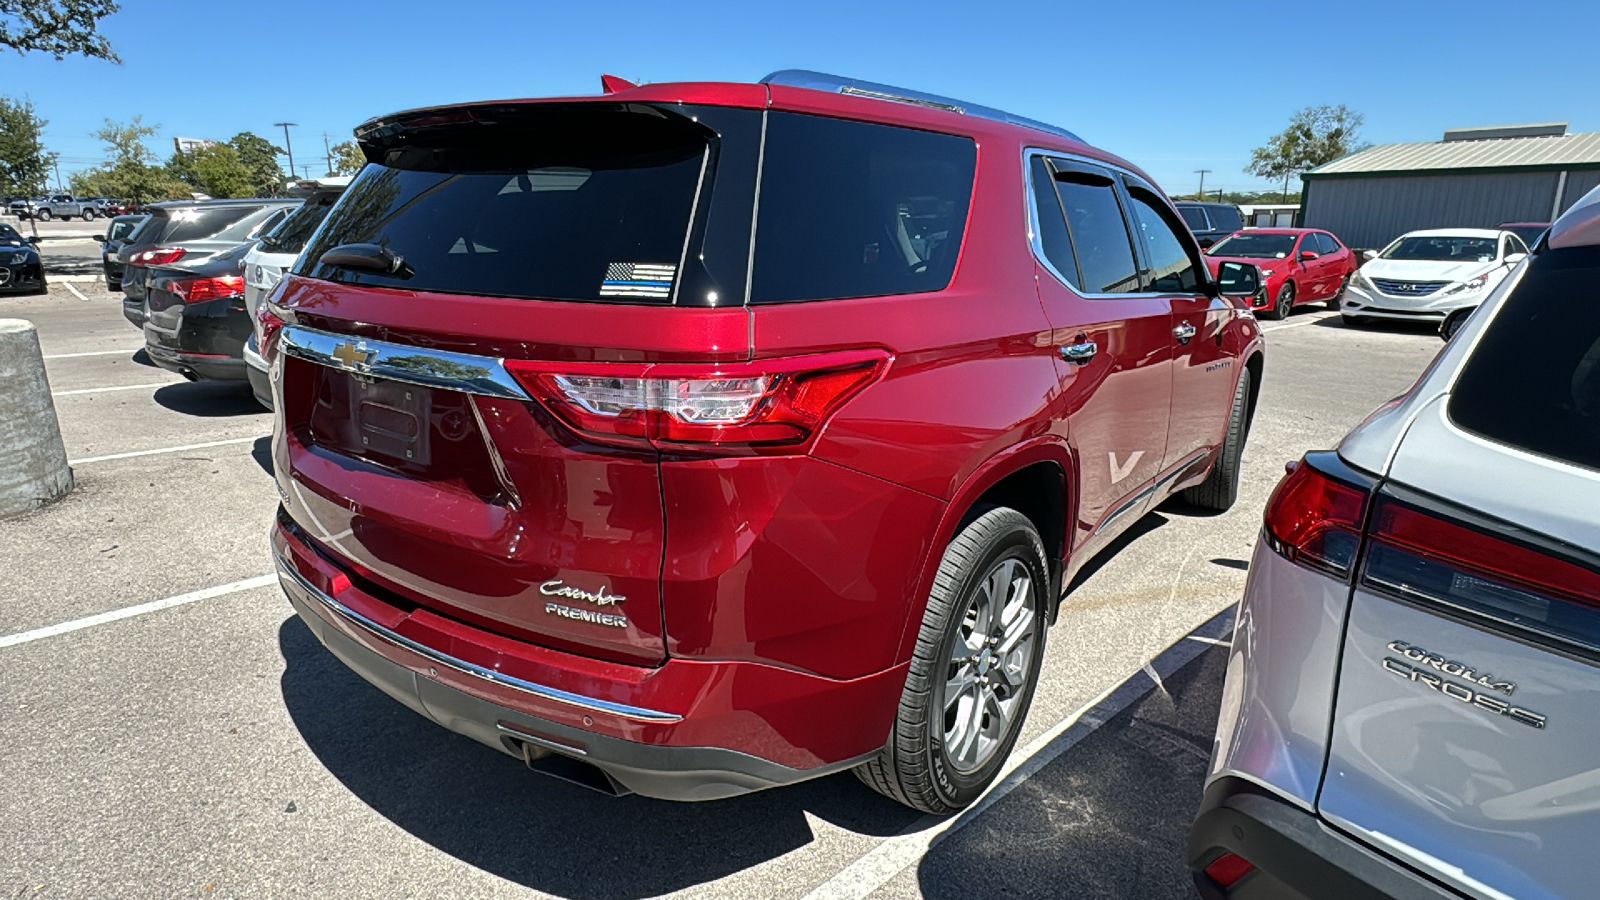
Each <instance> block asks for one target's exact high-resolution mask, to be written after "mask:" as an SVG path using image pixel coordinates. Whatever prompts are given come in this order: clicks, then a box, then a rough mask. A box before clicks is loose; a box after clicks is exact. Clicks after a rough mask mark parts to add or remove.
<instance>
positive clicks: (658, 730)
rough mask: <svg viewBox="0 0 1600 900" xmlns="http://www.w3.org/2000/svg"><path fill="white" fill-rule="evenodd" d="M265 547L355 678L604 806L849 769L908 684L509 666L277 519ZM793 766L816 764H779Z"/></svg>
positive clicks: (871, 749) (503, 650)
mask: <svg viewBox="0 0 1600 900" xmlns="http://www.w3.org/2000/svg"><path fill="white" fill-rule="evenodd" d="M272 543H273V547H274V556H275V558H276V561H277V566H278V580H279V582H280V584H281V585H282V586H283V590H284V592H285V593H286V594H287V595H288V597H289V600H290V602H291V603H292V604H293V605H294V607H295V611H296V612H298V613H299V615H300V618H301V619H302V620H304V621H305V623H306V625H307V626H308V627H309V628H310V629H311V631H312V633H313V634H315V635H316V636H317V639H318V640H320V641H321V642H322V643H323V645H324V646H326V647H327V648H328V649H329V650H331V651H332V652H333V654H334V655H335V656H337V657H339V659H340V660H341V661H343V662H344V663H345V664H346V665H348V666H349V667H350V668H351V669H353V670H354V671H355V672H356V673H357V674H359V675H360V676H361V677H363V678H365V679H366V680H367V681H369V682H371V683H372V684H373V685H375V686H376V687H378V688H379V689H380V690H382V691H383V692H384V693H386V694H388V695H389V696H391V697H393V698H394V699H396V700H399V701H400V702H401V703H403V704H405V705H406V706H408V707H410V708H411V709H412V710H414V711H416V712H418V713H420V714H421V715H423V716H426V717H427V718H429V719H432V720H433V721H434V722H436V723H438V724H440V725H442V726H444V727H445V728H448V729H450V730H451V731H454V732H456V733H458V734H462V735H465V736H467V737H470V738H472V739H473V740H476V741H478V742H479V743H482V744H485V745H487V746H490V747H493V748H495V749H497V750H500V751H502V752H504V753H507V754H510V755H513V756H517V757H519V758H523V759H525V760H527V762H528V765H529V766H530V767H531V768H534V769H536V770H540V771H544V772H546V773H548V774H552V775H556V776H557V777H562V778H565V779H566V780H569V781H574V782H578V783H580V784H584V785H585V786H588V787H595V788H599V789H601V790H606V791H609V792H612V793H637V794H641V795H644V796H647V797H655V798H658V799H663V800H712V799H717V798H721V797H729V796H734V795H737V794H743V793H748V792H750V791H757V790H762V789H765V788H769V787H776V786H780V785H786V784H792V783H795V782H799V781H805V780H808V779H811V778H817V777H821V776H824V775H829V774H833V773H835V772H839V771H843V770H844V769H848V768H851V767H852V766H855V765H858V764H859V763H861V762H863V761H865V760H867V759H869V758H871V757H872V756H874V755H876V753H877V752H878V750H879V749H880V748H881V746H882V744H883V742H884V741H885V740H886V739H887V736H888V730H889V726H890V723H891V720H892V717H893V714H894V709H895V704H896V703H897V702H898V698H899V693H900V689H901V687H902V686H903V684H904V681H905V675H906V668H905V667H904V666H899V667H896V668H893V669H890V670H887V671H885V672H881V673H877V674H875V675H872V676H868V677H866V678H860V679H855V680H852V681H834V680H831V679H826V678H821V677H819V676H815V675H808V674H805V673H799V672H794V671H791V670H786V669H778V668H776V667H772V666H766V665H762V664H758V663H748V662H698V661H690V660H679V659H669V660H668V661H667V662H665V663H664V664H663V665H661V666H660V667H658V668H655V669H640V668H637V667H633V666H626V665H620V664H616V663H609V662H605V661H600V660H592V659H588V658H586V657H581V656H577V655H574V654H568V653H562V652H558V651H553V650H548V649H546V648H540V647H532V646H531V645H522V646H523V647H524V648H526V649H527V650H528V651H529V656H528V657H527V658H534V659H536V660H537V664H535V665H533V666H526V665H524V666H521V667H520V668H517V663H520V662H525V661H526V659H527V658H523V659H514V658H513V656H514V654H513V652H512V650H511V648H510V645H513V644H516V643H517V642H514V641H510V640H508V639H505V638H502V637H499V636H497V635H492V634H489V633H486V632H482V631H479V630H478V629H476V628H472V627H470V626H466V625H464V624H462V623H457V622H454V621H453V620H448V619H443V618H441V617H437V616H429V614H428V613H427V612H426V610H411V611H409V612H408V611H406V610H404V609H402V608H399V607H396V606H393V605H390V604H389V603H387V602H385V601H384V600H383V599H381V598H379V597H377V596H375V595H374V594H372V593H368V592H367V591H365V590H363V589H362V588H360V587H358V586H357V585H356V584H354V583H352V581H351V578H350V577H349V575H348V574H346V573H345V572H344V571H342V569H341V568H340V567H339V566H337V565H335V564H334V563H333V562H332V561H331V560H329V559H328V558H327V557H326V556H325V555H324V552H323V551H320V550H319V549H317V548H316V547H315V546H314V545H313V544H312V543H311V542H310V541H309V540H308V539H307V538H305V537H304V536H303V535H302V534H300V533H299V530H298V528H297V527H295V526H293V525H292V523H285V522H284V521H283V520H282V519H281V517H280V521H279V523H278V524H277V525H275V526H274V528H273V535H272ZM408 620H409V621H408ZM402 631H404V632H406V633H402ZM430 635H432V636H430ZM443 648H448V650H447V649H443ZM483 651H488V656H492V657H495V660H494V661H491V660H490V659H489V658H488V657H486V656H483V655H481V654H482V652H483ZM458 654H459V655H458ZM467 655H474V656H477V657H478V659H477V661H474V660H469V659H466V658H464V657H465V656H467ZM511 668H517V672H518V674H516V675H513V674H511V673H510V672H508V671H506V669H511ZM650 682H653V684H647V687H646V688H641V684H646V683H650ZM666 698H671V699H668V700H666V702H662V700H663V699H666ZM647 702H649V703H654V704H655V705H653V706H647V705H644V704H645V703H647ZM839 710H848V711H854V712H855V713H856V715H855V716H840V715H839ZM852 719H854V720H853V721H852ZM841 735H846V737H843V738H841ZM719 736H720V738H719ZM713 740H715V741H716V743H721V744H724V745H723V746H716V745H715V744H714V743H713ZM762 749H766V750H768V751H769V752H770V753H771V755H773V756H779V757H781V758H783V759H784V760H785V761H784V762H778V761H774V760H772V759H768V758H765V756H763V755H761V754H760V753H759V752H758V751H760V750H762ZM841 753H842V754H843V755H842V757H841V755H840V754H841ZM800 759H807V760H808V761H810V762H812V763H814V764H813V765H790V764H787V763H789V762H792V761H798V760H800Z"/></svg>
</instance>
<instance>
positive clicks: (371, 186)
mask: <svg viewBox="0 0 1600 900" xmlns="http://www.w3.org/2000/svg"><path fill="white" fill-rule="evenodd" d="M541 106H542V108H539V109H536V110H532V111H530V112H527V113H523V115H524V116H525V117H526V118H525V120H513V119H511V118H509V117H508V118H507V119H505V120H503V121H502V124H499V125H493V126H490V125H471V124H467V125H460V126H458V127H454V128H448V129H443V130H439V131H432V132H430V131H427V130H426V129H423V128H421V127H419V130H418V132H417V133H416V134H415V135H414V136H413V135H407V136H406V137H407V140H406V141H404V142H396V143H395V145H394V148H393V149H387V150H386V152H385V155H383V156H382V157H381V158H382V163H381V164H380V163H378V162H373V163H371V164H369V165H368V166H367V167H366V168H364V169H363V170H362V171H361V174H360V175H359V176H357V177H356V179H355V181H354V182H352V183H351V184H350V186H349V188H347V189H346V190H345V193H344V196H343V197H341V198H340V200H339V202H338V204H337V205H336V206H334V208H333V210H332V211H331V212H329V213H328V215H327V217H326V219H325V220H324V222H323V224H322V227H321V228H320V229H319V230H318V231H317V232H316V234H315V236H314V237H313V239H312V240H311V242H310V244H309V246H307V248H306V251H305V253H304V254H303V255H302V257H301V260H300V264H299V267H298V269H297V274H301V275H307V276H310V277H312V278H320V279H323V280H327V281H337V282H343V283H346V284H370V285H382V286H387V287H396V288H404V289H407V290H418V291H436V292H440V293H453V294H474V295H482V296H500V297H518V298H529V299H547V300H611V301H622V302H632V303H662V304H666V303H670V302H671V301H672V291H673V288H674V287H675V285H676V283H677V274H678V273H677V270H678V267H679V266H680V265H681V264H682V262H683V258H684V253H685V247H686V243H687V239H688V230H689V222H690V219H691V216H692V213H693V212H694V207H695V197H696V192H697V190H698V188H699V186H700V181H701V176H702V172H703V171H704V169H705V166H706V162H707V158H708V156H709V153H708V150H709V146H710V144H709V141H708V131H707V129H705V128H704V127H703V126H701V125H698V124H696V123H694V122H693V121H692V120H690V119H689V118H688V117H686V116H682V115H669V114H665V113H663V112H661V111H659V110H656V109H654V108H649V107H628V108H626V109H621V110H619V108H618V106H616V105H612V104H574V105H573V106H572V107H565V108H563V107H561V106H558V105H548V106H543V105H541ZM577 107H587V108H586V109H585V108H577ZM511 115H515V113H512V114H511ZM379 139H380V140H381V139H382V136H379ZM746 231H747V233H748V228H747V229H746ZM343 244H377V245H380V246H382V247H384V248H385V249H387V250H388V251H389V252H391V253H393V254H398V255H399V256H400V257H401V258H402V259H403V260H404V262H405V266H404V267H400V268H399V269H398V271H396V272H380V271H373V270H369V269H357V268H352V267H348V266H334V265H326V264H323V263H322V262H321V259H322V256H323V254H325V253H327V252H328V251H329V250H332V249H333V248H335V247H338V246H340V245H343Z"/></svg>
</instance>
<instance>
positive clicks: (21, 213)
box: [11, 194, 100, 222]
mask: <svg viewBox="0 0 1600 900" xmlns="http://www.w3.org/2000/svg"><path fill="white" fill-rule="evenodd" d="M11 214H12V215H14V216H16V217H17V218H19V219H35V218H36V219H38V220H39V221H41V222H48V221H50V220H51V219H57V218H59V219H70V218H72V217H73V216H78V217H80V218H82V219H83V220H84V221H85V222H87V221H89V220H90V219H93V218H94V217H95V216H97V215H100V208H99V205H98V204H97V203H95V201H93V200H91V199H89V198H86V197H74V196H72V195H71V194H51V195H49V196H48V197H36V198H34V199H32V200H13V201H11Z"/></svg>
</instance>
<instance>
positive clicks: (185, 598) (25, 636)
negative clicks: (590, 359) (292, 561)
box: [0, 575, 278, 648]
mask: <svg viewBox="0 0 1600 900" xmlns="http://www.w3.org/2000/svg"><path fill="white" fill-rule="evenodd" d="M277 580H278V576H276V575H257V576H256V577H254V578H246V579H244V580H243V581H231V582H229V583H227V584H219V585H217V586H216V587H208V588H203V589H201V590H198V591H190V592H189V593H187V594H179V595H177V596H176V597H168V598H166V599H165V600H152V601H150V602H149V603H140V604H139V605H137V606H124V607H123V608H122V609H113V610H111V611H110V612H103V613H100V614H99V615H94V616H85V617H84V618H82V619H73V620H72V621H70V622H62V623H61V624H59V625H48V626H46V627H44V628H35V629H33V630H32V631H19V632H17V633H16V634H8V635H6V636H4V637H0V648H3V647H14V646H16V645H17V644H26V643H28V642H29V641H37V640H40V639H42V638H47V637H55V636H56V635H58V634H66V633H67V632H69V631H78V630H80V629H83V628H93V627H94V626H96V625H104V624H106V623H107V622H116V621H119V620H121V619H131V618H133V617H134V616H142V615H144V614H145V613H151V612H155V611H157V610H162V609H171V608H172V607H174V606H183V605H184V604H186V603H197V602H199V601H201V600H210V599H211V598H212V597H222V596H225V595H227V594H236V593H238V592H240V591H248V590H250V589H252V588H258V587H266V586H267V585H269V584H272V583H274V582H276V581H277Z"/></svg>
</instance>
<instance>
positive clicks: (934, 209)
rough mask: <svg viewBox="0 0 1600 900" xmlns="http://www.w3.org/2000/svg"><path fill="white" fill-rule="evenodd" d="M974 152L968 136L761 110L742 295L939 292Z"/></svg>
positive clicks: (968, 189)
mask: <svg viewBox="0 0 1600 900" xmlns="http://www.w3.org/2000/svg"><path fill="white" fill-rule="evenodd" d="M977 155H978V154H977V146H976V145H975V144H974V143H973V141H972V139H971V138H965V137H955V136H953V135H948V134H937V133H934V132H929V131H915V130H912V129H908V128H898V127H894V126H890V125H875V124H871V123H867V122H853V121H848V120H845V119H832V118H825V117H821V116H811V115H804V114H801V113H786V112H774V113H771V114H769V116H768V119H767V139H766V147H765V151H764V153H763V156H762V165H761V195H760V212H759V213H758V216H757V222H756V252H755V271H754V275H753V277H752V282H751V289H750V302H752V303H784V302H789V301H795V300H829V299H834V298H839V297H873V296H882V295H885V294H911V293H919V292H922V291H939V290H943V289H944V288H945V287H947V286H948V285H949V284H950V278H951V276H952V275H953V274H954V273H955V267H956V257H957V256H959V255H960V252H961V239H962V237H963V235H964V234H965V232H966V227H967V207H968V206H969V204H970V202H971V198H972V180H973V173H974V171H975V169H976V166H977Z"/></svg>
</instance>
